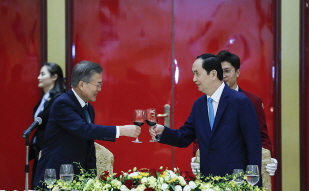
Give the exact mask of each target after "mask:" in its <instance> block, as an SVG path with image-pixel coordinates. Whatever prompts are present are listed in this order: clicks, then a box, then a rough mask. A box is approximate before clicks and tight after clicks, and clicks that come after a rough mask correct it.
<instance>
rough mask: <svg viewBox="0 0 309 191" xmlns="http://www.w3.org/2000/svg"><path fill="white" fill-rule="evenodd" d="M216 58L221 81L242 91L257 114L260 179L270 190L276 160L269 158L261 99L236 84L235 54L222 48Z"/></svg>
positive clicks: (237, 68)
mask: <svg viewBox="0 0 309 191" xmlns="http://www.w3.org/2000/svg"><path fill="white" fill-rule="evenodd" d="M217 58H218V59H219V60H220V62H221V66H222V69H223V81H224V82H225V83H226V84H227V85H228V86H229V87H230V88H231V89H234V90H237V91H239V92H242V93H243V94H245V95H246V96H247V97H248V98H249V99H250V101H251V102H252V104H253V106H254V108H255V111H256V113H257V116H258V121H259V126H260V131H261V139H262V169H261V170H262V172H261V174H262V179H263V187H265V188H267V189H268V190H271V179H270V175H271V176H273V175H274V174H275V171H276V169H277V163H278V162H277V160H276V159H274V158H271V151H272V146H271V141H270V139H269V136H268V131H267V125H266V118H265V113H264V107H263V101H262V99H261V98H260V97H259V96H257V95H255V94H252V93H250V92H247V91H244V90H242V89H241V88H240V87H239V86H238V85H237V79H238V77H239V75H240V59H239V57H238V56H237V55H236V54H232V53H230V52H228V51H226V50H222V51H220V52H219V53H218V54H217Z"/></svg>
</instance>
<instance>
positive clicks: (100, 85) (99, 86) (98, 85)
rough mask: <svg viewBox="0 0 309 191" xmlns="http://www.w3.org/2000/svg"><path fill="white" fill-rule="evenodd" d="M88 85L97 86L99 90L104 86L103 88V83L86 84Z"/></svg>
mask: <svg viewBox="0 0 309 191" xmlns="http://www.w3.org/2000/svg"><path fill="white" fill-rule="evenodd" d="M86 83H87V84H91V85H93V86H96V87H97V89H100V88H101V87H102V86H103V83H101V84H92V83H90V82H86Z"/></svg>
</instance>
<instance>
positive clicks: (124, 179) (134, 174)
mask: <svg viewBox="0 0 309 191" xmlns="http://www.w3.org/2000/svg"><path fill="white" fill-rule="evenodd" d="M80 171H81V173H80V174H79V175H75V178H74V180H73V181H72V182H65V181H63V180H57V181H56V183H55V184H53V185H52V186H50V187H49V186H48V188H52V190H53V191H58V190H59V191H60V190H79V191H223V190H228V191H243V190H250V191H266V189H265V188H258V187H257V186H251V185H250V184H248V183H247V182H246V181H244V182H243V183H242V184H237V183H235V182H234V181H233V180H232V179H233V177H232V176H231V175H226V176H224V177H220V176H208V177H201V176H199V175H197V176H195V175H194V174H193V173H191V172H186V171H180V170H179V169H178V168H174V169H173V170H169V169H168V168H163V167H160V168H159V169H148V168H141V169H137V168H136V167H135V168H133V169H131V170H129V171H127V172H120V173H114V174H110V173H109V172H108V171H105V172H103V173H102V174H101V175H99V176H97V175H96V174H95V170H91V171H88V172H86V171H85V170H84V169H82V168H81V167H80Z"/></svg>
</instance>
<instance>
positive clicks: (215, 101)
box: [207, 82, 225, 118]
mask: <svg viewBox="0 0 309 191" xmlns="http://www.w3.org/2000/svg"><path fill="white" fill-rule="evenodd" d="M224 86H225V84H224V83H223V82H222V84H221V85H220V86H219V88H218V89H217V90H216V91H215V92H214V93H213V94H212V96H208V95H207V99H208V98H209V97H211V99H212V100H213V101H212V107H213V108H214V118H216V113H217V110H218V105H219V101H220V97H221V95H222V92H223V89H224ZM208 112H209V111H208Z"/></svg>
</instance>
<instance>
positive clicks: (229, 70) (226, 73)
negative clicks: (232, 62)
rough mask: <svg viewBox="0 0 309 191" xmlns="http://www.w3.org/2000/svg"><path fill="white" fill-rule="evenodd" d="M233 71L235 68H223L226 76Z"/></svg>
mask: <svg viewBox="0 0 309 191" xmlns="http://www.w3.org/2000/svg"><path fill="white" fill-rule="evenodd" d="M232 71H233V70H231V69H224V70H223V75H225V76H230V75H231V73H232Z"/></svg>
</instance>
